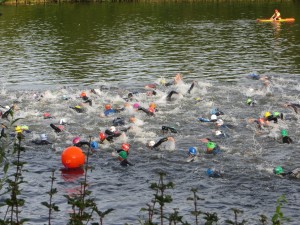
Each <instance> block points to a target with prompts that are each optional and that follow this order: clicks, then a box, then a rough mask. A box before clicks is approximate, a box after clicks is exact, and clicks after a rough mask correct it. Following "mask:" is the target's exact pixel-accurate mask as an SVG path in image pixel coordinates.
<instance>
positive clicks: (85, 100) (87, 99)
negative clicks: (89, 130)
mask: <svg viewBox="0 0 300 225" xmlns="http://www.w3.org/2000/svg"><path fill="white" fill-rule="evenodd" d="M80 98H82V100H84V102H83V103H89V105H90V106H92V105H93V103H92V100H91V99H89V97H88V96H87V95H86V93H85V92H81V94H80Z"/></svg>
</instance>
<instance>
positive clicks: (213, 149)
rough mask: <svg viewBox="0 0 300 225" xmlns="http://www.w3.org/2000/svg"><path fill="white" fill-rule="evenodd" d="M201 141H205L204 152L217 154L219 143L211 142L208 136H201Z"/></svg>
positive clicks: (219, 150)
mask: <svg viewBox="0 0 300 225" xmlns="http://www.w3.org/2000/svg"><path fill="white" fill-rule="evenodd" d="M200 141H201V142H203V143H206V153H207V154H214V155H216V154H219V153H221V149H220V147H219V145H217V144H216V143H215V142H213V141H212V140H211V139H210V138H202V139H200Z"/></svg>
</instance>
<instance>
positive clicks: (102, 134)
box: [99, 132, 106, 141]
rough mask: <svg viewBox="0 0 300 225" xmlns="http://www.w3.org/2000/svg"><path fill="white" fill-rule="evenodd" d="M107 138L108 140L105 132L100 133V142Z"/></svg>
mask: <svg viewBox="0 0 300 225" xmlns="http://www.w3.org/2000/svg"><path fill="white" fill-rule="evenodd" d="M105 138H106V136H105V134H104V133H103V132H100V133H99V139H100V141H104V140H105Z"/></svg>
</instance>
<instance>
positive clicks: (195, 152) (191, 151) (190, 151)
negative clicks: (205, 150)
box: [189, 147, 197, 155]
mask: <svg viewBox="0 0 300 225" xmlns="http://www.w3.org/2000/svg"><path fill="white" fill-rule="evenodd" d="M189 153H190V154H191V155H196V154H197V149H196V148H195V147H190V148H189Z"/></svg>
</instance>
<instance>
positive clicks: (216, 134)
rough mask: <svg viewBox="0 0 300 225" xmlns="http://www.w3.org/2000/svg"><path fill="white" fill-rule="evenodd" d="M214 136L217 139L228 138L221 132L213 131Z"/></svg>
mask: <svg viewBox="0 0 300 225" xmlns="http://www.w3.org/2000/svg"><path fill="white" fill-rule="evenodd" d="M213 133H214V135H215V136H216V137H217V138H228V137H229V136H228V135H227V134H226V133H225V132H224V131H222V130H215V131H214V132H213Z"/></svg>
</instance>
